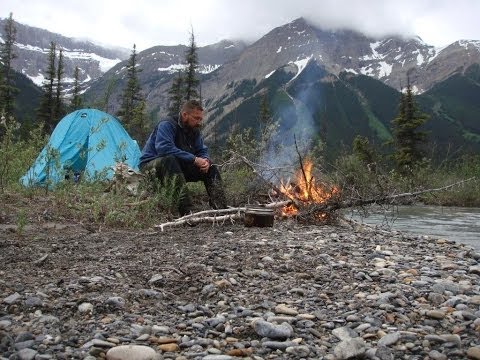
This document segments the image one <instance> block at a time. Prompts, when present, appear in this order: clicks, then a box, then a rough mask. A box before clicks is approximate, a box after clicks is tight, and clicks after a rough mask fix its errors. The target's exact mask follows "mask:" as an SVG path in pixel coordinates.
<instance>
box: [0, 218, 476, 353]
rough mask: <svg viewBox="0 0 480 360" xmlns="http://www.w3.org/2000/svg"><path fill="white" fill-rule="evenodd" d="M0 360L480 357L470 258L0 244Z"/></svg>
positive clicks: (100, 241) (78, 235) (251, 237)
mask: <svg viewBox="0 0 480 360" xmlns="http://www.w3.org/2000/svg"><path fill="white" fill-rule="evenodd" d="M0 354H1V355H0V359H1V360H4V359H21V360H33V359H87V360H93V359H99V358H107V359H109V360H114V359H121V360H123V359H125V360H126V359H137V360H143V359H178V360H180V359H205V360H209V359H217V360H223V359H235V358H239V357H240V358H241V357H243V358H247V359H331V360H333V359H354V358H365V359H381V360H386V359H437V360H442V359H467V358H470V359H480V253H479V252H478V251H475V250H474V249H472V248H469V247H467V246H464V245H461V244H456V243H453V242H450V241H448V240H446V239H438V238H430V237H425V236H417V237H416V236H410V235H409V236H407V235H404V234H402V233H399V232H386V231H381V230H375V229H372V228H367V227H360V226H356V227H351V226H346V225H344V226H340V225H338V226H305V225H301V224H298V223H295V222H290V221H277V222H276V223H275V225H274V227H273V228H246V227H244V226H242V225H223V226H214V227H212V226H211V225H204V224H200V225H198V226H195V227H188V226H186V227H179V228H171V229H166V231H165V232H154V231H150V232H148V231H130V230H128V231H127V230H122V231H117V230H111V229H109V230H102V231H98V229H97V231H95V232H92V230H91V231H88V230H86V229H85V227H81V226H75V225H61V226H60V225H56V226H45V224H43V225H41V224H39V225H38V226H36V227H31V228H29V229H26V230H25V232H24V233H23V234H22V235H21V236H20V235H18V234H17V233H15V232H13V231H9V230H8V229H4V230H2V231H1V233H0Z"/></svg>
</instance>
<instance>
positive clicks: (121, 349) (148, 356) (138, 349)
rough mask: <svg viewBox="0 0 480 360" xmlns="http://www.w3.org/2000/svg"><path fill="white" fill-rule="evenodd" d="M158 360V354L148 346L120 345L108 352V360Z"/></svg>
mask: <svg viewBox="0 0 480 360" xmlns="http://www.w3.org/2000/svg"><path fill="white" fill-rule="evenodd" d="M131 359H135V360H156V359H157V353H156V352H155V350H153V349H152V348H150V347H148V346H143V345H120V346H116V347H113V348H111V349H110V350H108V352H107V360H131Z"/></svg>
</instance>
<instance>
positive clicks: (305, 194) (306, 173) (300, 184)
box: [279, 160, 339, 218]
mask: <svg viewBox="0 0 480 360" xmlns="http://www.w3.org/2000/svg"><path fill="white" fill-rule="evenodd" d="M312 168H313V163H312V161H311V160H306V161H305V162H304V164H303V171H302V169H299V170H297V171H296V173H295V180H294V181H293V182H292V181H288V182H287V183H284V182H283V180H282V181H281V182H280V187H279V190H280V191H281V193H282V194H283V195H285V196H287V197H288V198H289V199H291V200H293V201H295V202H297V203H298V202H301V203H305V204H321V203H324V202H326V201H327V200H328V199H330V198H331V197H332V196H334V195H336V194H338V193H339V189H338V188H337V187H336V186H333V187H332V188H331V189H327V187H326V186H324V185H317V184H316V182H315V178H314V177H313V175H312ZM297 213H298V208H297V207H296V206H295V205H294V204H291V205H288V206H284V207H283V209H282V215H284V216H294V215H296V214H297ZM322 215H323V216H322ZM324 215H325V214H321V215H320V217H321V218H322V217H324Z"/></svg>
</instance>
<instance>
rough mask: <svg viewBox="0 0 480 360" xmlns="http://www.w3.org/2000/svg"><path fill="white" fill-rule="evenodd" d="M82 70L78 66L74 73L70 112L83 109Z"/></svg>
mask: <svg viewBox="0 0 480 360" xmlns="http://www.w3.org/2000/svg"><path fill="white" fill-rule="evenodd" d="M79 77H80V70H79V68H78V66H75V72H74V73H73V79H74V80H73V95H72V100H71V102H70V110H71V111H75V110H78V109H81V108H82V107H83V101H82V97H81V96H80V82H79Z"/></svg>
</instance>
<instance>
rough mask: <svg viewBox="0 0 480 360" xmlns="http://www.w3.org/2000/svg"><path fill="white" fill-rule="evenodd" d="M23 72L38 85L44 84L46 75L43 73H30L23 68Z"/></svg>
mask: <svg viewBox="0 0 480 360" xmlns="http://www.w3.org/2000/svg"><path fill="white" fill-rule="evenodd" d="M22 73H23V74H24V75H26V76H27V77H28V78H29V79H30V80H32V81H33V83H34V84H35V85H37V86H40V87H41V86H42V85H43V82H44V81H45V76H43V74H41V73H39V74H38V75H37V76H31V75H28V74H26V72H24V71H23V70H22Z"/></svg>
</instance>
